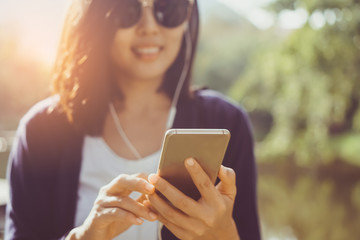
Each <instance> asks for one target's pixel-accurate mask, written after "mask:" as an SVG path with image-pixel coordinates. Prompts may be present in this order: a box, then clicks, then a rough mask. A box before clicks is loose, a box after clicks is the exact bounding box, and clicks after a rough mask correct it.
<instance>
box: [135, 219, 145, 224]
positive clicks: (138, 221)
mask: <svg viewBox="0 0 360 240" xmlns="http://www.w3.org/2000/svg"><path fill="white" fill-rule="evenodd" d="M136 222H137V223H139V224H142V223H143V222H144V220H142V219H141V218H136Z"/></svg>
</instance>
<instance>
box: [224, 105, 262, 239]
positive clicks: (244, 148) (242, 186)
mask: <svg viewBox="0 0 360 240" xmlns="http://www.w3.org/2000/svg"><path fill="white" fill-rule="evenodd" d="M229 121H232V122H233V123H232V127H231V140H230V145H229V148H228V152H227V154H226V156H225V159H224V165H228V166H229V167H231V168H233V169H234V170H235V172H236V186H237V195H236V199H235V203H234V211H233V217H234V220H235V222H236V225H237V228H238V233H239V235H240V238H241V240H250V239H251V240H258V239H261V234H260V226H259V219H258V210H257V192H256V185H257V172H256V163H255V156H254V140H253V136H252V130H251V124H250V121H249V119H248V117H247V115H246V113H245V112H244V111H243V110H241V109H238V111H237V116H236V117H232V119H229Z"/></svg>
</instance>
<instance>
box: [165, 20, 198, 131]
mask: <svg viewBox="0 0 360 240" xmlns="http://www.w3.org/2000/svg"><path fill="white" fill-rule="evenodd" d="M185 47H186V49H185V62H184V66H183V69H182V71H181V75H180V78H179V81H178V84H177V86H176V89H175V92H174V96H173V99H172V101H171V107H170V110H169V116H168V120H167V123H166V129H170V128H171V127H172V126H173V124H174V120H175V115H176V110H177V103H178V101H179V97H180V92H181V89H182V87H183V86H184V83H185V79H186V74H187V72H188V71H189V67H190V58H191V52H192V41H191V33H190V26H189V23H188V22H186V25H185Z"/></svg>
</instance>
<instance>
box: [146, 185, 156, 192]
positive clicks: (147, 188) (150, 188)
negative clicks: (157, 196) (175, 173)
mask: <svg viewBox="0 0 360 240" xmlns="http://www.w3.org/2000/svg"><path fill="white" fill-rule="evenodd" d="M145 188H146V190H148V191H149V192H151V191H153V190H154V186H153V185H151V184H146V185H145Z"/></svg>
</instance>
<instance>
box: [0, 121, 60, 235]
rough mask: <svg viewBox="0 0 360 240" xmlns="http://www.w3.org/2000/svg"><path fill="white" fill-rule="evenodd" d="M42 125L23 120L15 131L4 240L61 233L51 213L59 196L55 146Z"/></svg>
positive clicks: (38, 122)
mask: <svg viewBox="0 0 360 240" xmlns="http://www.w3.org/2000/svg"><path fill="white" fill-rule="evenodd" d="M29 122H30V123H29ZM44 125H46V124H44V121H43V120H41V121H35V124H34V123H33V122H31V121H25V120H24V119H23V120H22V121H21V122H20V125H19V128H18V130H17V134H16V138H15V142H14V144H13V148H12V150H11V153H10V157H9V167H8V171H7V178H8V181H9V185H10V201H9V203H8V204H7V206H6V217H5V235H4V239H5V240H10V239H12V240H14V239H61V238H62V235H63V234H64V232H62V233H61V232H59V231H58V229H56V224H57V217H56V216H55V215H56V214H54V209H55V208H56V206H55V205H56V203H57V202H59V199H58V196H57V195H56V191H55V190H54V186H56V185H57V178H56V165H55V164H54V162H53V161H52V160H53V159H51V156H53V155H54V153H56V149H55V148H54V147H51V146H53V145H54V144H53V143H50V142H51V141H49V138H48V135H47V134H44V132H45V127H44ZM51 154H52V155H51ZM50 160H51V161H50ZM54 226H55V228H54Z"/></svg>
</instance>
